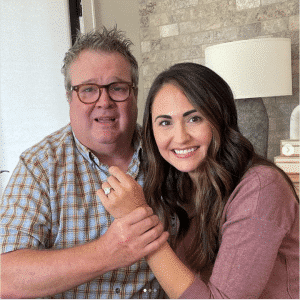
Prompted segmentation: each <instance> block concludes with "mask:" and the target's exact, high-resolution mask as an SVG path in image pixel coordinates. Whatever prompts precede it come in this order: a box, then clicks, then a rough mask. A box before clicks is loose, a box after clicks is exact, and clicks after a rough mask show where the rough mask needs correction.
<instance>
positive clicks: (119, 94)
mask: <svg viewBox="0 0 300 300" xmlns="http://www.w3.org/2000/svg"><path fill="white" fill-rule="evenodd" d="M103 88H104V87H103ZM103 88H100V87H99V86H97V85H95V84H84V85H81V86H79V88H78V96H79V98H80V100H81V101H82V102H85V103H92V102H96V101H97V100H98V99H99V97H100V96H101V89H103ZM105 88H106V90H107V91H108V94H109V96H110V98H111V99H112V100H115V101H124V100H126V99H127V98H128V97H129V94H130V85H129V84H128V83H125V82H116V83H112V84H110V85H108V86H106V87H105Z"/></svg>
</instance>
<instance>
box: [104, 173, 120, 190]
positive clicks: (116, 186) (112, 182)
mask: <svg viewBox="0 0 300 300" xmlns="http://www.w3.org/2000/svg"><path fill="white" fill-rule="evenodd" d="M107 182H108V183H109V184H110V186H111V187H112V188H113V189H114V190H115V191H117V192H119V191H120V190H121V189H122V185H121V182H120V181H119V180H118V179H117V178H116V177H115V176H113V175H112V176H109V177H108V178H107Z"/></svg>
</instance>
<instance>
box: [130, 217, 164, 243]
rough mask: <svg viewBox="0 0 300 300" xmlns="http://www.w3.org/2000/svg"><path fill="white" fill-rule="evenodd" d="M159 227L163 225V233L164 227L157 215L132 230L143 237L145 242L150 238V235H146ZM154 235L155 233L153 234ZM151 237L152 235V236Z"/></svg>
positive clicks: (142, 221) (134, 226)
mask: <svg viewBox="0 0 300 300" xmlns="http://www.w3.org/2000/svg"><path fill="white" fill-rule="evenodd" d="M158 225H161V232H162V231H163V226H162V224H161V222H160V221H159V218H158V217H157V216H156V215H151V216H149V217H147V218H145V219H143V220H141V221H139V222H137V223H135V224H133V225H132V229H133V231H134V232H136V233H137V235H139V236H141V237H142V239H143V240H145V239H146V238H147V237H149V234H148V235H145V236H144V234H145V233H146V232H148V231H150V230H152V229H153V228H155V227H157V226H158ZM159 229H160V228H158V227H157V228H156V230H159ZM152 233H154V232H152ZM150 235H151V234H150Z"/></svg>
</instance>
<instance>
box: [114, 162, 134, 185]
mask: <svg viewBox="0 0 300 300" xmlns="http://www.w3.org/2000/svg"><path fill="white" fill-rule="evenodd" d="M108 171H109V173H110V174H111V175H113V176H115V177H116V178H117V179H118V180H119V182H121V183H126V182H127V181H131V179H132V177H131V176H130V175H128V174H126V173H124V172H123V171H122V170H121V169H119V168H118V167H116V166H112V167H110V168H109V169H108Z"/></svg>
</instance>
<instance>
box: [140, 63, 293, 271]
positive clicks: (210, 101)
mask: <svg viewBox="0 0 300 300" xmlns="http://www.w3.org/2000/svg"><path fill="white" fill-rule="evenodd" d="M168 83H169V84H174V85H176V86H177V87H179V88H180V89H181V90H182V91H183V92H184V94H185V96H186V97H187V99H188V100H189V101H190V102H191V104H192V105H193V106H194V107H195V108H196V109H197V110H199V111H200V112H201V113H202V114H203V115H204V117H205V118H206V119H207V120H208V121H209V122H210V124H211V125H212V128H213V138H212V142H211V145H210V147H209V149H208V153H207V157H206V159H205V160H204V161H203V163H201V164H200V166H199V167H198V172H197V174H198V175H197V176H198V180H197V184H196V187H193V183H192V181H191V179H190V177H189V175H188V174H187V173H182V172H180V171H178V170H177V169H176V168H174V167H173V166H172V165H170V164H169V163H168V162H166V161H165V160H164V159H163V158H162V157H161V155H160V153H159V150H158V148H157V145H156V142H155V139H154V135H153V129H152V117H151V109H152V104H153V101H154V99H155V96H156V95H157V93H158V92H159V90H160V89H161V88H162V87H163V86H164V85H165V84H168ZM143 149H144V161H145V164H144V174H145V185H144V193H145V196H146V199H147V202H148V204H149V205H150V206H151V207H152V208H153V210H154V212H155V213H156V214H157V215H158V216H159V217H160V218H161V220H163V222H164V225H165V229H166V230H169V229H170V220H171V217H172V215H173V214H176V215H177V216H178V218H179V220H180V227H179V231H178V234H177V236H176V238H175V239H174V240H172V241H171V245H172V247H176V245H177V244H178V242H179V241H180V240H181V239H182V238H183V237H184V235H185V234H186V232H187V230H188V228H189V224H190V222H189V218H188V215H187V213H186V211H185V210H184V209H183V208H182V206H183V205H184V204H188V203H191V201H192V202H193V204H194V206H195V211H196V216H195V222H196V226H195V228H196V233H195V237H194V239H193V242H192V244H191V245H190V247H189V249H188V250H187V253H186V254H185V255H186V260H187V263H188V264H189V266H190V268H191V269H193V270H194V271H196V272H199V271H200V270H201V269H202V268H203V267H204V266H206V265H209V264H212V263H214V261H215V259H216V256H217V253H218V250H219V246H220V220H221V217H222V214H223V210H224V206H225V204H226V202H227V200H228V198H229V196H230V194H231V193H232V192H233V190H234V188H235V187H236V186H237V184H238V183H239V182H240V180H241V178H242V176H243V175H244V174H245V172H246V171H247V170H248V169H249V168H250V167H252V166H254V165H267V166H270V167H273V168H276V169H277V170H278V171H279V172H281V173H282V175H283V176H284V177H285V178H286V180H287V181H288V183H289V184H290V186H291V188H292V189H293V191H294V194H295V197H296V198H297V199H298V197H297V195H296V192H295V190H294V187H293V184H292V182H291V180H290V179H289V178H288V176H287V175H286V174H285V173H284V172H283V171H282V170H281V169H279V168H278V167H276V165H275V164H274V163H272V162H271V161H268V160H267V159H264V158H263V157H261V156H259V155H257V154H256V153H255V151H254V148H253V146H252V144H251V143H250V142H249V141H248V140H247V139H246V138H245V137H244V136H243V135H242V134H241V133H240V131H239V128H238V124H237V111H236V107H235V104H234V98H233V94H232V91H231V89H230V87H229V86H228V84H227V83H226V82H225V81H224V80H223V79H222V78H221V77H220V76H218V75H217V74H216V73H214V72H213V71H212V70H210V69H208V68H206V67H204V66H202V65H199V64H193V63H181V64H176V65H174V66H172V67H171V68H170V69H168V70H166V71H164V72H162V73H161V74H160V75H158V77H157V78H156V79H155V80H154V83H153V84H152V87H151V89H150V91H149V95H148V97H147V102H146V106H145V112H144V120H143ZM193 188H195V190H196V193H195V194H192V193H191V192H190V191H191V190H193ZM298 201H299V199H298Z"/></svg>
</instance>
